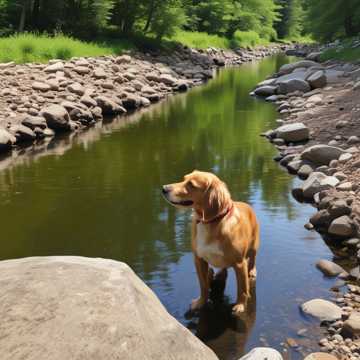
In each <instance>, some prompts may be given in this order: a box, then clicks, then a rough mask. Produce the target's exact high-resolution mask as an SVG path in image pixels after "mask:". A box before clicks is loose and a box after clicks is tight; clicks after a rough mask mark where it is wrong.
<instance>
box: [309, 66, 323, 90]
mask: <svg viewBox="0 0 360 360" xmlns="http://www.w3.org/2000/svg"><path fill="white" fill-rule="evenodd" d="M306 81H307V82H308V83H309V84H310V86H311V88H312V89H318V88H322V87H324V86H326V75H325V72H324V71H322V70H319V71H316V72H315V73H314V74H312V75H310V76H309V77H308V78H307V79H306Z"/></svg>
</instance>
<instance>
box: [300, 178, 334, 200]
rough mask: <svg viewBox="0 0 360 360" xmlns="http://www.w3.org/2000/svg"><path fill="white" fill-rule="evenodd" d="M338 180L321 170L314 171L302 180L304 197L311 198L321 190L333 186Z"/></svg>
mask: <svg viewBox="0 0 360 360" xmlns="http://www.w3.org/2000/svg"><path fill="white" fill-rule="evenodd" d="M338 183H339V180H338V179H337V178H336V177H333V176H327V175H325V174H323V173H321V172H317V171H314V172H313V173H311V174H310V176H309V177H308V178H307V179H306V180H305V181H304V183H303V184H302V186H301V188H302V190H303V195H304V197H305V198H308V199H311V198H313V196H314V195H315V194H316V193H318V192H320V191H323V190H327V189H330V188H333V187H335V186H336V185H337V184H338Z"/></svg>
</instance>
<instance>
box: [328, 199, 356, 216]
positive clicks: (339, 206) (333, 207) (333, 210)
mask: <svg viewBox="0 0 360 360" xmlns="http://www.w3.org/2000/svg"><path fill="white" fill-rule="evenodd" d="M328 211H329V214H330V216H331V217H332V218H333V219H335V218H338V217H340V216H343V215H350V213H351V206H350V205H348V203H347V202H346V201H345V200H343V199H339V200H335V201H331V202H330V203H329V206H328Z"/></svg>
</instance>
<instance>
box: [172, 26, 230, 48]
mask: <svg viewBox="0 0 360 360" xmlns="http://www.w3.org/2000/svg"><path fill="white" fill-rule="evenodd" d="M171 40H173V41H177V42H179V43H182V44H184V45H186V46H189V47H192V48H197V49H206V48H208V47H215V48H222V49H229V48H230V41H229V40H228V39H227V38H226V37H223V36H219V35H211V34H208V33H206V32H199V31H183V30H182V31H177V32H176V33H175V35H174V36H173V37H172V38H171Z"/></svg>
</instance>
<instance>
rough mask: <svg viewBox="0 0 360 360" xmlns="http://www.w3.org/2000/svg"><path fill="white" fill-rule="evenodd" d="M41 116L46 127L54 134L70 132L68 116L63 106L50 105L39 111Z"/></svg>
mask: <svg viewBox="0 0 360 360" xmlns="http://www.w3.org/2000/svg"><path fill="white" fill-rule="evenodd" d="M41 115H42V116H43V117H44V118H45V120H46V124H47V126H48V127H49V128H50V129H52V130H54V131H55V132H57V131H68V130H70V124H69V121H70V116H69V113H68V112H67V110H66V109H65V108H64V107H63V106H61V105H56V104H54V105H50V106H48V107H47V108H45V109H43V110H42V111H41Z"/></svg>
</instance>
